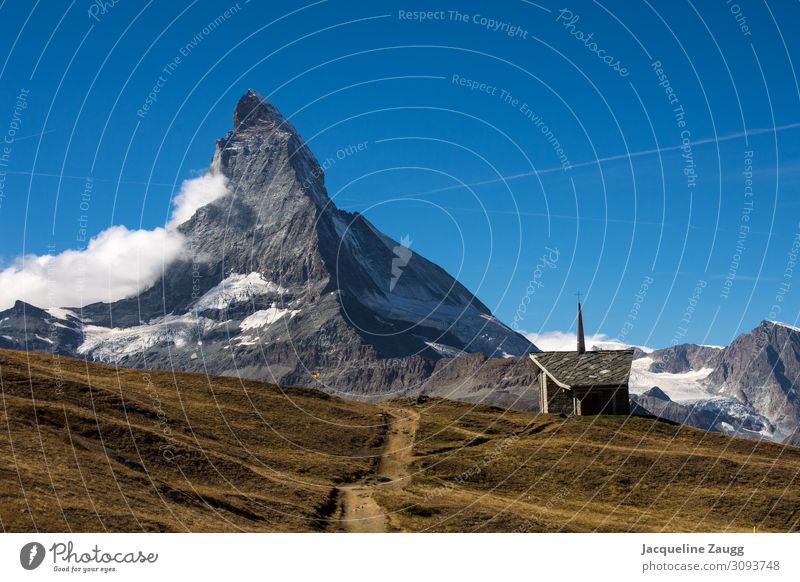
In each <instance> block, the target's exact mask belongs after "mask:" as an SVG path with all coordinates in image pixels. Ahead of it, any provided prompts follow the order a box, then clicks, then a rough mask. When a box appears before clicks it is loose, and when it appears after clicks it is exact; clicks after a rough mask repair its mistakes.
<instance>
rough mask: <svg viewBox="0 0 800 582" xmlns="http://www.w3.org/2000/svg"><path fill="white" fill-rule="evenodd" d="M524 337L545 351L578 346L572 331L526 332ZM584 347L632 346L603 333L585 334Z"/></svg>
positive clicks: (569, 349)
mask: <svg viewBox="0 0 800 582" xmlns="http://www.w3.org/2000/svg"><path fill="white" fill-rule="evenodd" d="M524 335H525V337H526V338H528V339H529V340H530V341H532V342H533V343H534V345H536V347H537V348H539V349H540V350H542V351H545V352H574V351H575V350H576V349H577V346H578V336H577V335H576V334H574V333H572V332H568V331H567V332H565V331H545V332H542V333H526V334H524ZM585 340H586V349H587V350H591V349H593V348H595V347H596V348H599V349H603V350H622V349H625V348H629V347H633V346H630V345H628V344H624V343H622V342H621V341H619V340H615V339H610V338H609V337H608V336H607V335H606V334H604V333H596V334H592V335H586V336H585Z"/></svg>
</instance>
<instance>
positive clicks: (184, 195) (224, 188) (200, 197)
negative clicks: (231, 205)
mask: <svg viewBox="0 0 800 582" xmlns="http://www.w3.org/2000/svg"><path fill="white" fill-rule="evenodd" d="M227 193H228V185H227V179H226V178H225V176H224V175H223V174H222V173H221V172H219V171H218V170H216V169H215V168H214V167H212V168H211V170H209V171H208V172H206V173H205V174H203V175H202V176H200V177H198V178H192V179H190V180H184V181H183V184H181V191H180V192H178V195H177V196H175V200H174V201H173V204H174V206H175V207H174V208H173V209H172V216H171V217H170V219H169V222H168V223H167V228H175V227H176V226H178V225H179V224H183V223H184V222H186V221H187V220H189V219H190V218H191V217H192V216H193V215H194V213H195V212H197V210H198V209H199V208H202V207H203V206H205V205H206V204H209V203H211V202H213V201H214V200H217V199H218V198H221V197H222V196H224V195H225V194H227Z"/></svg>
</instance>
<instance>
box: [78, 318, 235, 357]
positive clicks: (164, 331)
mask: <svg viewBox="0 0 800 582" xmlns="http://www.w3.org/2000/svg"><path fill="white" fill-rule="evenodd" d="M217 325H223V324H219V323H217V322H215V321H213V320H210V319H206V318H204V317H196V316H194V315H192V314H185V315H167V316H166V317H164V318H162V319H160V320H158V321H154V322H150V323H148V324H145V325H138V326H135V327H127V328H108V327H100V326H96V325H87V326H84V328H83V332H84V341H83V343H82V344H81V345H80V346H79V347H78V350H77V352H78V353H79V354H82V355H86V356H89V357H91V358H92V359H94V360H99V361H101V362H117V361H119V359H120V358H123V357H125V356H132V355H135V354H141V353H142V352H144V351H146V350H148V349H149V348H151V347H154V346H158V345H161V344H172V345H174V346H175V347H176V348H183V347H185V346H186V345H187V344H190V343H197V342H198V341H200V338H201V337H202V336H203V333H204V332H205V331H207V330H208V329H210V328H212V327H215V326H217Z"/></svg>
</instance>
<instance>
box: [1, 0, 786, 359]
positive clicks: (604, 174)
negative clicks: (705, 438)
mask: <svg viewBox="0 0 800 582" xmlns="http://www.w3.org/2000/svg"><path fill="white" fill-rule="evenodd" d="M179 4H180V5H179ZM262 4H263V5H262ZM267 4H268V5H267ZM98 6H99V5H98V4H94V3H91V2H88V1H86V2H84V1H81V2H77V1H76V2H72V3H67V2H64V3H63V4H62V5H59V4H58V3H56V2H47V3H45V2H39V3H27V2H26V3H22V2H14V3H11V2H5V3H3V4H2V6H1V7H0V15H2V18H0V27H1V28H2V32H3V33H2V34H0V44H2V47H3V48H2V55H5V57H6V58H5V61H4V62H2V64H0V106H1V108H0V132H5V131H6V129H7V128H8V129H9V130H11V129H12V127H13V128H14V136H13V139H12V142H13V143H11V144H10V145H11V147H10V152H9V153H7V155H6V160H5V165H4V166H2V167H0V171H3V172H5V176H4V178H5V181H4V182H3V189H2V191H0V192H2V197H1V198H0V232H2V233H3V235H2V244H0V261H2V264H3V265H4V266H8V265H11V264H12V263H13V261H14V259H15V258H16V257H18V256H20V255H22V254H38V255H41V254H45V253H47V252H48V251H51V252H55V253H59V252H62V251H65V250H67V249H73V248H77V247H80V245H81V243H80V241H77V240H76V236H77V235H76V233H77V232H78V230H79V224H78V221H79V219H80V217H81V215H84V216H85V218H87V220H86V221H85V222H86V225H85V226H86V229H87V231H88V233H89V234H90V235H96V234H98V233H100V232H102V231H104V230H105V229H107V228H109V227H110V226H113V225H125V226H127V227H128V228H131V229H133V228H145V229H152V228H155V227H158V226H163V225H164V223H165V222H166V221H167V219H168V216H169V213H170V208H171V200H172V197H173V196H174V195H175V194H176V193H177V192H178V191H179V189H180V185H181V183H182V182H183V180H185V179H188V178H192V177H195V176H197V175H199V174H201V173H202V172H203V170H204V169H205V168H206V167H207V165H208V163H209V161H210V158H211V155H212V153H213V148H214V140H215V139H216V138H218V137H221V136H223V135H224V134H225V132H226V131H227V130H228V129H230V125H231V112H232V108H233V106H234V104H235V102H236V100H237V98H238V97H239V96H240V95H241V94H242V93H243V92H244V91H245V90H246V89H247V88H249V87H253V88H255V89H257V90H259V91H260V92H261V93H263V94H264V95H266V96H268V98H269V99H270V100H272V101H273V102H274V103H275V104H276V105H277V106H278V107H279V108H280V109H281V110H282V111H283V113H284V114H285V115H286V116H288V117H290V118H291V120H292V122H293V123H294V124H295V126H296V127H297V128H298V130H299V131H300V133H301V134H302V136H303V137H304V138H305V139H306V140H307V141H308V143H309V145H310V147H311V149H312V150H313V151H314V152H315V154H316V155H317V157H318V158H319V159H320V161H325V160H328V163H326V164H325V165H326V166H327V171H326V182H327V185H328V190H329V193H330V194H331V196H333V197H334V199H335V200H336V201H337V204H338V205H339V206H340V207H343V208H346V209H348V210H359V211H362V212H364V214H365V215H366V216H367V217H368V218H369V219H370V220H372V221H373V222H374V223H375V224H376V225H377V226H378V227H379V228H381V229H382V230H383V231H385V232H386V233H387V234H389V235H391V236H393V237H394V238H396V239H398V240H399V239H400V238H401V237H403V236H406V235H407V236H409V237H410V238H411V239H412V240H413V243H412V245H411V248H412V249H414V250H416V251H417V252H420V253H422V254H423V255H425V256H427V257H428V258H430V259H432V260H434V261H435V262H437V263H439V264H440V265H442V266H443V267H444V268H446V269H447V270H448V271H449V272H450V273H451V274H453V275H456V276H457V277H458V278H459V279H460V280H461V281H462V282H463V283H464V284H465V285H466V286H467V287H468V288H470V289H471V290H472V291H474V292H475V293H476V294H477V295H478V297H479V298H480V299H481V300H482V301H483V302H484V303H485V304H487V305H488V306H489V307H490V308H491V309H492V310H493V311H494V312H495V313H496V314H497V315H498V316H499V317H500V318H501V319H503V320H504V321H506V322H507V323H511V322H512V320H514V319H515V313H517V311H518V307H519V305H520V303H521V301H522V300H523V297H525V295H526V289H528V288H529V283H530V281H532V280H535V281H536V283H535V284H534V285H533V286H531V287H530V288H534V289H535V291H534V292H533V293H530V292H527V293H528V296H529V298H530V306H529V307H528V309H527V311H526V312H525V314H524V317H522V318H519V317H517V320H518V325H519V327H520V328H521V329H524V330H527V331H529V332H543V331H555V330H562V331H567V330H570V329H572V328H573V327H574V311H575V310H574V304H575V300H576V297H575V292H576V291H578V290H580V291H581V292H582V293H583V295H584V306H585V320H586V327H587V331H590V332H592V333H603V334H605V335H607V336H609V337H611V338H614V337H619V338H620V339H624V340H625V341H627V342H629V343H636V344H646V345H651V346H665V345H669V344H671V343H674V342H680V341H692V342H698V343H711V344H726V343H728V342H729V341H730V340H731V339H732V338H733V337H734V336H735V335H737V334H738V333H740V332H742V331H746V330H749V329H750V328H752V327H754V326H755V325H757V324H758V322H759V321H761V320H762V319H780V320H783V321H787V322H790V323H794V322H796V321H797V319H798V306H800V272H798V273H797V274H796V275H795V273H794V272H793V271H791V268H792V266H793V265H792V262H791V259H790V257H789V253H790V252H792V248H793V242H794V240H795V237H796V236H797V234H798V232H800V199H799V198H798V196H797V194H796V192H797V187H798V178H800V175H799V174H798V172H799V171H800V146H799V145H798V144H799V143H800V142H799V141H798V137H800V127H798V126H797V124H798V123H800V107H798V105H799V104H800V103H799V102H800V90H798V83H797V78H796V72H795V71H794V61H795V60H796V58H797V56H798V54H800V53H799V52H798V42H800V41H798V40H797V38H796V35H791V34H788V33H789V30H788V29H786V24H787V23H792V22H797V21H798V16H800V14H798V12H800V7H798V6H797V5H796V4H793V3H783V2H770V3H768V4H759V3H756V2H747V1H744V0H742V1H741V2H739V3H738V4H736V3H732V2H731V3H727V4H726V3H725V2H713V3H710V2H709V3H706V2H702V3H701V2H695V3H688V2H686V3H684V2H672V1H670V2H666V1H660V2H650V3H647V2H641V3H640V2H621V1H619V2H603V3H597V2H577V1H575V2H570V3H569V4H566V5H565V4H554V3H549V2H546V1H543V2H537V3H532V2H524V1H509V2H503V3H493V4H488V3H486V2H463V1H461V2H434V3H431V2H426V3H423V2H374V3H361V2H339V1H335V0H330V1H327V2H316V3H304V2H270V3H258V2H245V1H244V0H240V2H239V3H238V4H237V3H235V2H230V3H228V2H224V1H223V2H203V1H198V2H194V3H186V4H184V3H172V2H150V3H147V4H140V3H134V2H126V1H124V0H123V1H120V2H118V3H117V4H115V5H113V6H112V5H111V3H107V4H106V6H107V7H106V9H105V10H100V9H99V8H98ZM226 10H230V12H229V13H228V14H227V16H226V15H225V11H226ZM420 10H434V11H436V13H435V14H433V15H430V16H431V17H430V18H428V19H426V20H424V21H420V20H419V19H418V18H417V17H416V15H414V12H416V11H420ZM89 11H92V14H93V16H91V15H90V14H89ZM452 11H458V12H459V14H458V15H456V14H455V13H454V12H452ZM576 17H577V18H576ZM215 20H216V21H217V25H216V26H214V27H213V28H214V29H213V30H209V29H208V28H207V27H208V26H209V23H211V22H213V21H215ZM204 29H205V31H204ZM590 34H591V35H592V36H591V38H588V39H587V37H588V36H589V35H590ZM176 57H179V62H176ZM601 57H603V58H606V57H607V59H606V60H608V61H610V64H608V63H606V62H604V60H603V58H601ZM170 63H173V65H174V66H173V67H171V69H170V72H169V74H166V75H165V73H164V69H165V67H168V66H169V65H170ZM659 63H660V65H659ZM159 76H162V80H161V81H160V85H161V86H160V87H159V93H158V95H157V99H156V100H155V101H154V102H152V103H151V105H150V107H149V109H148V110H147V111H146V112H144V113H142V112H140V113H139V114H137V111H140V110H142V108H143V106H144V105H145V102H146V100H147V97H148V94H149V93H150V92H151V90H152V89H153V87H154V86H155V85H157V84H159ZM667 87H669V89H670V90H671V91H672V93H668V92H667ZM21 92H23V95H24V98H23V99H22V101H24V105H25V108H24V109H21V108H20V103H19V101H20V100H19V99H18V96H19V95H20V93H21ZM670 99H672V103H671V102H670ZM678 107H681V108H682V112H683V113H682V114H681V115H679V114H676V111H675V110H676V108H678ZM15 108H16V110H17V113H16V114H15ZM775 128H777V130H776V129H775ZM5 135H6V137H8V134H7V133H5ZM359 143H364V144H365V147H362V148H361V150H360V151H357V152H356V153H352V152H350V151H349V149H352V148H349V146H352V145H354V144H359ZM682 144H683V145H684V149H683V150H681V149H680V147H681V145H682ZM558 148H560V150H559V151H557V150H558ZM750 152H752V153H750ZM598 160H600V161H598ZM565 166H566V169H565ZM751 168H752V178H751V179H752V182H751V183H746V176H745V175H744V173H743V172H745V170H750V169H751ZM687 173H688V174H689V175H688V176H687ZM87 177H91V180H92V188H91V193H90V194H91V195H90V197H89V198H90V200H88V201H87V200H86V195H85V190H86V183H87ZM748 186H751V187H752V190H746V187H748ZM82 196H83V198H82ZM82 201H83V202H84V205H83V208H82V206H81V202H82ZM548 248H549V249H557V250H558V257H559V258H558V261H557V262H556V263H555V264H554V265H553V266H548V267H546V268H545V269H544V270H542V269H541V268H540V269H539V270H538V271H537V265H538V264H539V263H540V257H541V256H542V255H543V254H544V253H545V252H548V251H546V249H548ZM787 269H788V270H787ZM731 275H735V278H733V279H730V276H731ZM726 281H728V282H727V283H726ZM643 285H646V286H647V289H645V291H646V292H645V293H642V290H643ZM637 296H638V298H637ZM779 299H780V300H779ZM776 305H777V306H778V307H779V309H776V307H775V306H776Z"/></svg>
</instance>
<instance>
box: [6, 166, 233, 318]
mask: <svg viewBox="0 0 800 582" xmlns="http://www.w3.org/2000/svg"><path fill="white" fill-rule="evenodd" d="M227 192H228V188H227V184H226V180H225V177H224V176H223V175H222V174H221V173H220V172H218V171H217V170H216V169H215V168H213V167H212V169H211V170H209V171H208V172H206V173H205V174H204V175H202V176H199V177H197V178H192V179H189V180H184V182H183V183H182V184H181V189H180V191H179V192H178V194H177V195H176V196H175V198H174V201H173V206H174V207H173V210H172V213H171V216H170V219H169V221H168V223H167V226H166V228H162V227H159V228H154V229H152V230H145V229H140V230H129V229H128V228H126V227H125V226H112V227H110V228H107V229H106V230H104V231H102V232H101V233H99V234H98V235H97V236H95V237H94V238H92V239H91V240H90V241H89V244H88V245H87V246H86V248H85V249H82V250H66V251H63V252H61V253H58V254H48V255H25V256H20V257H17V258H16V259H15V260H14V261H13V263H12V264H11V266H10V267H8V268H6V269H3V270H1V271H0V309H7V308H9V307H11V306H12V305H13V304H14V302H15V301H16V300H17V299H20V300H22V301H25V302H27V303H31V304H33V305H36V306H37V307H42V308H48V307H82V306H84V305H88V304H90V303H95V302H97V301H106V302H110V301H117V300H119V299H124V298H126V297H131V296H133V295H136V294H137V293H139V292H140V291H143V290H145V289H147V288H148V287H150V286H151V285H152V284H153V283H155V282H156V281H157V280H158V278H159V277H160V276H161V274H162V273H163V271H164V269H165V268H166V266H167V265H169V264H170V263H172V262H173V261H175V260H176V259H178V258H180V257H182V256H184V253H185V243H186V240H185V238H184V236H183V235H182V234H180V233H179V232H178V231H177V230H176V227H177V226H178V225H180V224H182V223H184V222H186V221H187V220H189V218H191V217H192V215H193V214H194V213H195V212H196V211H197V209H199V208H201V207H202V206H205V205H206V204H208V203H210V202H213V201H214V200H217V199H218V198H221V197H222V196H224V195H225V194H227Z"/></svg>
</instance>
